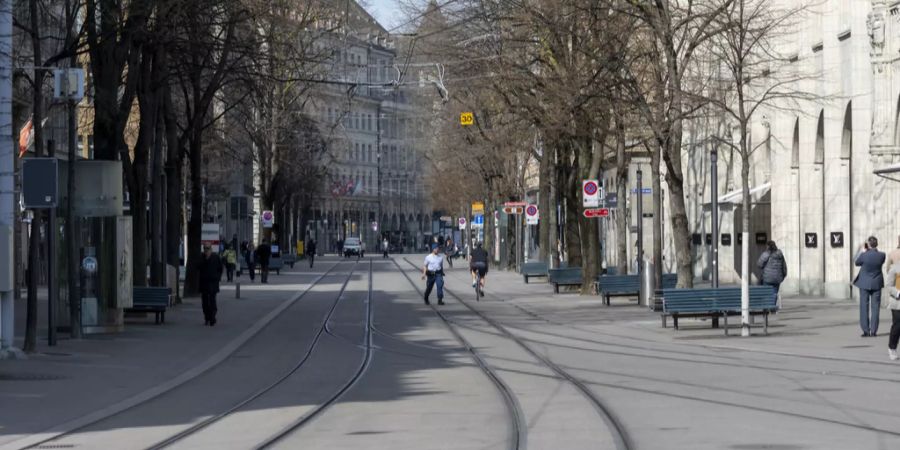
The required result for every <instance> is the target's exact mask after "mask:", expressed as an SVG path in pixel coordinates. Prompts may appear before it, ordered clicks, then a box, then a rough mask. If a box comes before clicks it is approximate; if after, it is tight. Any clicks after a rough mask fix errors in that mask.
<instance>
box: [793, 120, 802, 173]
mask: <svg viewBox="0 0 900 450" xmlns="http://www.w3.org/2000/svg"><path fill="white" fill-rule="evenodd" d="M792 142H793V143H792V144H791V167H792V168H794V169H796V168H798V167H800V119H796V120H795V121H794V138H793V141H792Z"/></svg>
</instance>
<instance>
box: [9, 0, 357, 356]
mask: <svg viewBox="0 0 900 450" xmlns="http://www.w3.org/2000/svg"><path fill="white" fill-rule="evenodd" d="M332 12H333V11H331V10H329V9H328V5H326V4H324V3H319V2H317V1H304V2H297V1H291V0H274V1H263V0H103V1H97V0H66V1H65V2H64V4H60V2H58V1H48V0H21V1H19V2H16V6H15V11H14V15H15V26H16V33H17V36H16V39H17V48H16V49H15V51H16V54H17V61H16V65H17V66H18V67H21V68H22V69H20V70H19V71H18V72H17V75H18V77H19V78H18V80H19V81H20V82H19V83H18V84H19V86H20V91H23V92H27V93H29V95H30V102H26V103H23V104H18V105H17V106H18V107H20V108H22V107H27V108H28V109H29V110H30V111H29V112H30V113H31V114H32V122H33V124H34V125H33V126H34V152H35V154H36V155H37V156H43V155H45V154H46V152H45V150H44V140H45V136H44V130H43V124H44V122H43V119H44V117H46V115H47V106H48V101H47V99H46V98H45V97H46V93H47V92H48V91H49V90H50V81H51V80H49V79H48V78H49V77H47V73H48V70H47V68H49V67H52V66H72V67H84V68H85V69H86V73H87V76H86V78H87V79H88V82H87V86H86V89H85V91H86V96H87V99H86V101H84V102H82V103H81V104H80V105H79V110H80V114H81V116H82V117H90V118H92V124H91V125H90V128H91V130H90V131H87V133H89V134H91V135H92V136H93V147H94V149H93V150H94V151H93V154H94V158H95V159H98V160H116V161H121V163H122V167H123V179H124V181H125V188H126V189H127V192H128V194H129V197H130V198H131V199H132V200H131V205H132V206H131V208H130V214H131V215H132V216H133V221H132V223H133V243H134V251H133V254H132V257H133V266H134V269H135V270H134V274H135V276H134V285H138V286H142V285H145V284H147V283H150V284H152V285H164V283H166V281H165V278H166V275H165V273H166V268H165V267H166V264H168V265H171V266H174V267H178V266H179V265H180V260H181V258H182V254H181V249H180V246H181V244H184V245H185V247H184V248H186V249H187V261H186V269H187V275H186V283H185V287H184V289H185V294H187V295H191V294H193V293H195V292H196V290H197V287H198V275H197V270H196V263H197V262H198V260H199V259H200V258H201V251H200V249H201V245H200V240H201V228H202V223H203V221H204V218H205V216H204V209H205V202H204V189H205V187H206V186H205V184H206V182H207V181H208V174H206V171H207V170H208V166H209V161H210V160H217V159H220V158H225V157H226V156H227V157H229V158H231V159H232V160H234V161H238V162H239V163H240V164H242V165H250V164H254V163H255V164H254V167H257V168H258V173H257V174H256V175H258V177H257V179H258V180H259V186H257V187H256V189H258V191H259V192H260V193H261V198H262V200H263V201H262V202H263V205H262V206H263V208H266V209H280V210H282V211H285V210H288V209H290V210H292V211H298V210H305V211H307V212H308V210H309V208H310V206H311V201H312V198H313V197H314V196H315V195H316V193H317V189H319V188H320V187H321V185H322V180H323V178H324V177H325V175H326V171H325V169H324V168H323V167H322V165H321V164H319V162H320V161H321V156H322V153H324V152H325V151H326V146H325V142H324V141H323V139H322V138H321V136H319V133H318V132H317V130H316V127H317V124H316V123H315V119H314V118H310V117H308V116H307V115H306V114H305V109H304V108H305V106H306V102H307V101H308V99H309V96H310V95H309V90H310V87H311V86H314V85H316V84H317V83H321V82H323V80H324V78H323V77H325V76H326V75H327V70H326V69H325V67H324V66H325V63H326V56H329V55H330V52H328V51H325V50H322V49H321V48H320V49H319V50H318V51H317V50H315V49H316V47H315V46H314V43H315V42H317V40H319V39H321V38H322V36H326V35H329V34H333V33H334V32H336V31H338V30H336V29H323V28H322V27H321V26H317V24H320V23H324V22H325V20H324V19H323V18H325V17H328V15H329V14H331V13H332ZM337 17H338V18H337V19H335V20H334V21H328V23H329V24H333V23H337V24H340V17H339V15H337ZM23 80H24V81H23ZM53 106H55V105H53ZM19 115H20V116H22V115H23V114H21V112H20V114H19ZM70 115H71V116H72V117H74V116H75V113H74V112H72V113H71V114H70ZM25 116H26V117H27V114H26V115H25ZM241 144H243V145H241ZM70 148H74V143H73V144H72V145H71V146H70ZM70 159H71V160H75V155H70ZM69 167H70V169H71V167H73V165H71V164H70V166H69ZM69 180H70V183H71V182H72V180H73V177H69ZM69 190H70V196H71V194H72V191H73V190H74V187H73V186H70V187H69ZM185 194H187V195H185ZM148 197H149V199H150V202H149V205H148V207H144V203H143V200H144V199H146V198H148ZM186 198H187V201H185V199H186ZM70 204H71V202H70ZM185 213H186V214H185ZM185 216H186V217H185ZM74 222H75V221H74V220H71V218H69V220H67V222H66V223H67V225H68V226H70V227H71V226H73V224H74ZM41 223H42V221H41V216H40V215H39V214H38V215H36V217H35V219H34V220H33V221H32V225H31V226H32V232H31V241H32V244H31V248H30V249H29V257H30V258H31V262H32V264H30V267H32V268H33V269H34V268H36V267H38V266H39V263H38V259H37V258H38V256H37V255H38V254H39V253H40V252H39V251H38V247H39V239H40V235H41V233H40V229H41V226H42V224H41ZM185 225H186V229H187V242H185V243H182V242H181V239H180V237H181V236H182V235H183V234H184V227H185ZM70 236H74V232H73V234H72V235H70ZM164 238H165V239H164ZM74 241H75V239H67V243H68V244H69V245H72V246H74V245H75V242H74ZM76 254H77V251H76V249H75V248H74V247H71V248H70V249H69V255H73V258H74V255H76ZM70 259H72V258H70ZM73 261H75V262H73ZM76 264H77V260H75V259H72V260H71V261H69V264H68V266H71V267H69V269H70V274H71V273H77V272H74V270H75V267H76ZM148 267H149V268H150V270H149V273H150V277H149V279H148V278H147V277H145V275H144V274H145V273H146V272H145V270H146V268H148ZM36 272H37V271H36V270H30V271H29V274H30V275H29V276H30V278H31V280H30V281H31V282H29V290H28V313H27V315H28V320H27V327H26V342H25V350H26V351H33V350H34V348H35V342H36V333H35V330H36V329H37V327H36V323H37V307H36V305H37V276H38V274H37V273H36ZM68 279H69V292H70V298H77V297H78V286H77V276H74V275H70V277H69V278H68ZM72 303H74V302H72ZM73 318H76V319H77V316H76V315H75V313H74V308H73ZM76 319H73V323H77V322H76V321H75V320H76ZM75 328H76V327H73V333H77V330H75Z"/></svg>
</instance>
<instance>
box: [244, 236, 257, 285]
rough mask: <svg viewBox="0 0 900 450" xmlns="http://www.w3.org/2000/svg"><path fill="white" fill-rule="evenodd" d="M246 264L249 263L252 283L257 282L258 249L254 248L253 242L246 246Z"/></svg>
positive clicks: (248, 268) (248, 267)
mask: <svg viewBox="0 0 900 450" xmlns="http://www.w3.org/2000/svg"><path fill="white" fill-rule="evenodd" d="M244 262H245V263H247V274H248V275H250V282H251V283H252V282H253V281H254V280H256V249H255V248H253V243H252V242H247V243H246V245H245V246H244Z"/></svg>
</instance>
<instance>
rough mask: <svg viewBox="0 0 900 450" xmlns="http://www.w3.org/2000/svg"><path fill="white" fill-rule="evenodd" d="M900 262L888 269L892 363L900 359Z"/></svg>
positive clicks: (889, 345)
mask: <svg viewBox="0 0 900 450" xmlns="http://www.w3.org/2000/svg"><path fill="white" fill-rule="evenodd" d="M898 275H900V261H896V262H894V264H892V265H891V268H890V269H888V277H887V282H888V283H889V285H888V292H889V293H890V296H889V298H888V309H889V310H891V336H890V337H889V338H888V357H889V358H891V360H892V361H896V360H897V359H900V356H898V355H897V343H898V341H900V277H898Z"/></svg>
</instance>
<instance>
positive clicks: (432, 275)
mask: <svg viewBox="0 0 900 450" xmlns="http://www.w3.org/2000/svg"><path fill="white" fill-rule="evenodd" d="M440 251H441V247H440V246H438V245H437V244H435V245H432V246H431V253H429V254H428V256H426V257H425V267H423V268H422V279H423V280H426V279H427V280H428V281H426V283H425V304H426V305H430V304H431V302H430V301H428V297H430V296H431V290H432V288H434V285H435V284H437V298H438V305H443V304H444V257H443V256H441V254H440Z"/></svg>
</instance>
